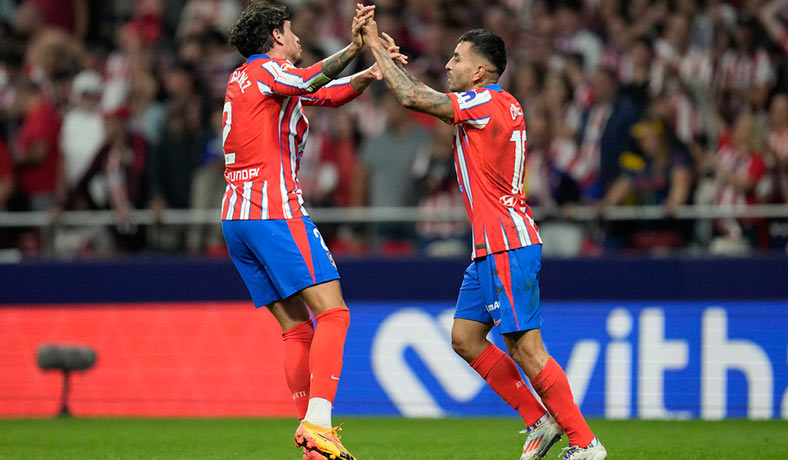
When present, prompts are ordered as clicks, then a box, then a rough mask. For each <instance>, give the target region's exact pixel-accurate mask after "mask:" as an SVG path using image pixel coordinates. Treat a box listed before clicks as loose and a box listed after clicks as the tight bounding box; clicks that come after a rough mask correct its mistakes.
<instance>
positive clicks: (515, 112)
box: [509, 104, 523, 120]
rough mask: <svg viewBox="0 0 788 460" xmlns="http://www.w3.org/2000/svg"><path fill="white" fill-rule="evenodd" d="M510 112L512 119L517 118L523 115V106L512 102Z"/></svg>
mask: <svg viewBox="0 0 788 460" xmlns="http://www.w3.org/2000/svg"><path fill="white" fill-rule="evenodd" d="M509 112H511V113H512V120H516V119H517V117H518V116H522V114H523V108H522V107H519V106H518V105H517V104H512V105H510V106H509Z"/></svg>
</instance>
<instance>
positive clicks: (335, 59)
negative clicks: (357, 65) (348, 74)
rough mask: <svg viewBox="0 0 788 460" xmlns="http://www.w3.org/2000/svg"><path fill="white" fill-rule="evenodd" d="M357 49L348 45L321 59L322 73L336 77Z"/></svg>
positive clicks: (354, 55) (356, 52)
mask: <svg viewBox="0 0 788 460" xmlns="http://www.w3.org/2000/svg"><path fill="white" fill-rule="evenodd" d="M356 54H358V51H354V50H352V49H351V45H348V46H346V47H344V48H342V49H341V50H339V51H337V52H336V53H334V54H332V55H331V56H329V57H327V58H325V59H323V74H324V75H325V76H327V77H329V78H331V79H334V78H336V77H337V76H339V74H340V73H341V72H342V71H343V70H345V67H347V65H348V64H349V63H350V61H352V60H353V58H354V57H356Z"/></svg>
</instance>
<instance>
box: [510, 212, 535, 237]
mask: <svg viewBox="0 0 788 460" xmlns="http://www.w3.org/2000/svg"><path fill="white" fill-rule="evenodd" d="M506 209H507V211H509V216H510V217H511V218H512V222H514V227H515V228H516V229H517V237H518V238H519V239H520V244H521V245H523V246H528V245H530V244H533V242H532V241H531V237H530V236H529V235H528V228H526V226H525V220H524V219H523V218H522V217H521V216H520V215H519V214H517V213H516V212H515V211H514V209H512V208H506Z"/></svg>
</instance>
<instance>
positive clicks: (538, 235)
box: [520, 208, 542, 244]
mask: <svg viewBox="0 0 788 460" xmlns="http://www.w3.org/2000/svg"><path fill="white" fill-rule="evenodd" d="M520 210H521V211H523V215H524V216H525V218H526V220H528V223H530V224H531V228H533V229H534V233H536V238H538V239H539V244H541V243H542V235H540V234H539V230H537V229H536V222H534V219H533V217H531V216H529V215H528V213H527V212H525V208H520Z"/></svg>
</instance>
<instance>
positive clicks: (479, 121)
mask: <svg viewBox="0 0 788 460" xmlns="http://www.w3.org/2000/svg"><path fill="white" fill-rule="evenodd" d="M489 122H490V117H484V118H476V119H474V120H465V121H463V122H462V123H463V124H465V125H470V126H471V127H473V128H477V129H484V127H485V126H487V123H489Z"/></svg>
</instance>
